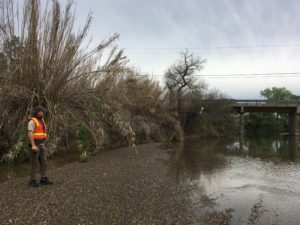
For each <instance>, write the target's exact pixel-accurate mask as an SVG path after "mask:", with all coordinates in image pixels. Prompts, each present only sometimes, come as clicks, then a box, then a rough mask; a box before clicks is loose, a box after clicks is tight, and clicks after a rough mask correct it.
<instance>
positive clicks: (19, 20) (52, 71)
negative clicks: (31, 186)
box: [0, 0, 180, 161]
mask: <svg viewBox="0 0 300 225" xmlns="http://www.w3.org/2000/svg"><path fill="white" fill-rule="evenodd" d="M74 9H75V6H74V5H73V4H72V3H71V2H68V3H67V4H66V6H65V8H64V9H62V8H61V6H60V4H59V2H58V1H56V0H53V1H47V4H45V5H43V7H42V5H41V1H39V0H25V2H24V5H23V6H18V5H17V3H16V2H15V1H12V0H0V105H1V108H0V115H1V116H0V158H1V160H2V161H11V160H14V159H15V158H18V157H19V156H20V152H22V151H25V149H26V143H27V140H26V124H27V120H28V117H29V116H30V115H31V111H32V108H33V107H34V106H36V105H43V106H44V107H46V108H47V110H48V113H47V118H46V119H47V122H48V125H49V137H50V138H49V140H48V146H49V148H48V149H49V150H50V153H49V154H52V153H53V152H55V151H57V150H59V149H63V148H70V147H71V148H73V147H74V148H76V146H77V145H80V143H78V142H76V138H78V137H80V136H81V137H82V136H84V137H86V134H87V135H88V136H89V137H90V139H91V145H92V149H93V152H97V151H99V150H100V149H102V148H104V147H110V146H113V145H114V144H115V143H129V144H131V145H134V143H136V142H137V137H138V140H142V141H149V140H150V139H158V138H161V137H167V136H168V135H169V136H170V135H171V136H172V135H173V137H172V138H171V139H174V138H175V137H176V135H177V136H178V135H179V136H180V134H179V133H180V128H179V127H178V126H177V124H178V123H177V122H176V121H175V119H173V117H172V116H171V115H169V114H168V113H167V111H166V106H165V102H164V101H163V92H162V90H161V88H160V87H159V85H158V84H157V83H156V82H153V81H150V80H149V79H142V78H141V77H139V76H138V75H137V74H136V72H134V71H133V70H132V69H129V68H128V67H127V64H126V63H127V59H126V57H125V56H124V55H123V51H122V50H119V49H118V48H117V45H116V41H117V39H118V38H119V35H118V34H114V35H113V36H111V37H109V38H107V39H106V40H104V41H102V42H100V43H99V44H98V46H97V47H95V48H90V47H89V46H87V45H85V44H84V43H86V37H87V35H88V30H89V27H90V25H91V21H92V16H91V14H90V15H88V16H87V19H86V23H85V24H84V26H82V28H81V29H80V30H79V31H78V32H75V31H74V30H75V27H74V20H75V10H74ZM104 55H106V57H104ZM140 122H141V123H140ZM141 124H142V125H141ZM149 124H150V125H149ZM168 126H171V127H172V126H173V127H174V129H173V130H174V132H173V133H174V134H167V132H165V131H163V130H166V129H167V128H168ZM157 131H159V132H157ZM176 132H177V133H176ZM78 133H80V134H84V135H78ZM144 133H145V134H144ZM140 134H141V135H140ZM154 134H156V136H157V137H154V136H155V135H154ZM157 134H159V135H157ZM139 135H140V136H142V137H139ZM144 136H145V138H144ZM143 138H144V139H143ZM74 140H75V141H74ZM76 143H77V144H76ZM81 143H85V141H81Z"/></svg>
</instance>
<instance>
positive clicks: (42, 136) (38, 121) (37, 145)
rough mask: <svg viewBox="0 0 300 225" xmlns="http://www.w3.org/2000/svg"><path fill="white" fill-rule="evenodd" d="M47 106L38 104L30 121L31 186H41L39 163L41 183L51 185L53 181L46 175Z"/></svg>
mask: <svg viewBox="0 0 300 225" xmlns="http://www.w3.org/2000/svg"><path fill="white" fill-rule="evenodd" d="M45 111H46V110H45V108H44V107H42V106H37V107H35V108H34V110H33V117H32V118H31V119H30V120H29V122H28V139H29V151H30V181H29V185H30V186H31V187H39V184H38V183H37V181H36V169H37V164H38V162H39V164H40V173H41V179H40V184H43V185H51V184H52V182H51V181H50V180H49V179H48V178H47V176H46V166H47V153H46V148H45V140H46V138H47V127H46V124H45V121H44V118H43V117H44V113H45Z"/></svg>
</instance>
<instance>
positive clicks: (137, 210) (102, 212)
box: [0, 144, 189, 225]
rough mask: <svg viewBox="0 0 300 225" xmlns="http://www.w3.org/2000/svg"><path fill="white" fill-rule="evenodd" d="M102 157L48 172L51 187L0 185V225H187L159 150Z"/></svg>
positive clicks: (181, 195) (19, 182) (22, 182)
mask: <svg viewBox="0 0 300 225" xmlns="http://www.w3.org/2000/svg"><path fill="white" fill-rule="evenodd" d="M138 151H139V155H136V154H135V153H134V151H133V150H132V149H130V148H123V149H118V150H113V151H110V152H105V153H103V154H100V155H98V156H96V157H93V158H91V160H90V161H89V162H87V163H79V162H75V163H72V164H69V165H66V166H64V167H62V168H58V169H53V170H51V171H49V173H48V174H49V177H51V178H52V179H53V181H54V182H55V184H54V185H53V186H51V187H39V188H38V189H33V188H29V187H27V184H26V182H27V179H25V178H20V179H14V180H11V181H8V182H5V183H3V184H0V193H1V199H0V210H1V212H0V224H18V225H19V224H30V225H33V224H35V225H38V224H53V225H63V224H70V225H73V224H76V225H79V224H80V225H83V224H103V225H109V224H120V225H125V224H142V225H147V224H164V225H167V224H189V223H188V218H187V212H186V208H187V207H186V204H187V203H186V199H187V198H186V196H185V193H186V192H185V191H184V188H183V187H180V186H179V185H178V184H176V182H175V180H174V179H173V178H172V176H168V166H167V163H166V162H167V159H168V157H169V156H168V153H167V152H166V151H165V150H161V149H160V148H159V144H148V145H142V146H139V147H138Z"/></svg>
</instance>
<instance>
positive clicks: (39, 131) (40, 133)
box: [31, 117, 47, 140]
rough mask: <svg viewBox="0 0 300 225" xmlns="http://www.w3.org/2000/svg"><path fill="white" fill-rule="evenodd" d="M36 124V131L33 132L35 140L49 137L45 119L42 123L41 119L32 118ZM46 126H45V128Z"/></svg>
mask: <svg viewBox="0 0 300 225" xmlns="http://www.w3.org/2000/svg"><path fill="white" fill-rule="evenodd" d="M31 119H32V120H33V121H34V123H35V129H34V131H33V139H37V140H43V139H45V138H46V137H47V127H46V123H45V121H44V119H42V123H43V124H42V123H41V122H40V120H39V119H37V118H35V117H32V118H31ZM43 125H44V126H43Z"/></svg>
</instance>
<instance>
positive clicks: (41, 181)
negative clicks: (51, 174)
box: [40, 177, 53, 185]
mask: <svg viewBox="0 0 300 225" xmlns="http://www.w3.org/2000/svg"><path fill="white" fill-rule="evenodd" d="M40 184H43V185H51V184H53V182H52V181H50V180H49V179H48V177H42V178H41V180H40Z"/></svg>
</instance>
